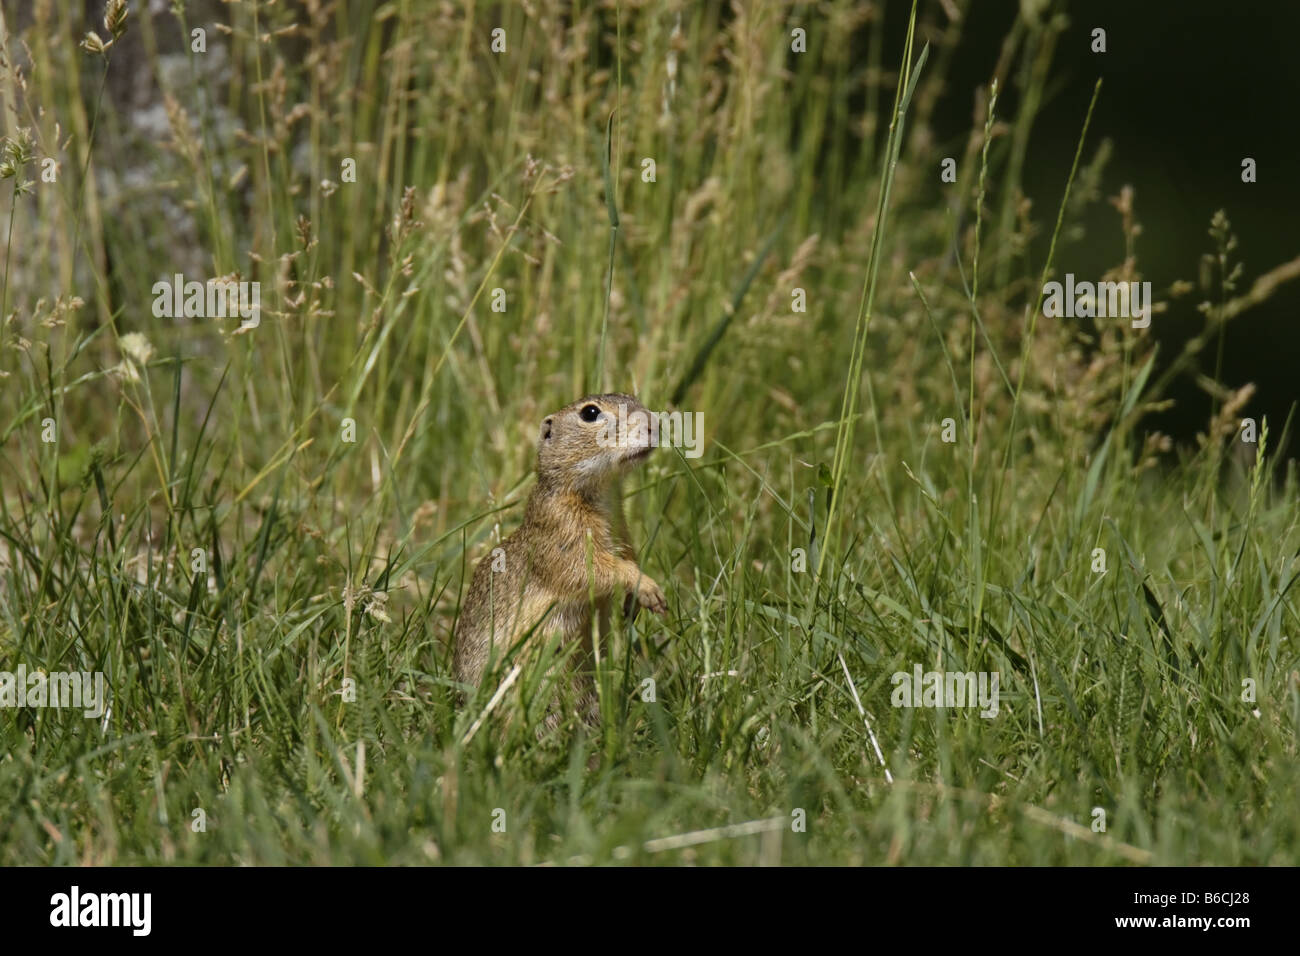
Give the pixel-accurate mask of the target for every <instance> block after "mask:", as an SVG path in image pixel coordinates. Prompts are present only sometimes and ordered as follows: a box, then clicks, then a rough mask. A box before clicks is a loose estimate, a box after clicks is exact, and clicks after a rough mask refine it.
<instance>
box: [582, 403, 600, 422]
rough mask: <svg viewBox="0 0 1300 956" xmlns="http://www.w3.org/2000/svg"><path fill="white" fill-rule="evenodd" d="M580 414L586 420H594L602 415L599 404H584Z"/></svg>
mask: <svg viewBox="0 0 1300 956" xmlns="http://www.w3.org/2000/svg"><path fill="white" fill-rule="evenodd" d="M578 415H579V416H580V417H581V418H582V420H583V421H584V422H594V421H595V420H596V419H597V418H599V417H600V407H599V406H597V405H584V406H583V408H582V411H580V412H578Z"/></svg>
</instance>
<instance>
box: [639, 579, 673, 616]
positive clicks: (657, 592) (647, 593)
mask: <svg viewBox="0 0 1300 956" xmlns="http://www.w3.org/2000/svg"><path fill="white" fill-rule="evenodd" d="M636 597H637V601H638V602H639V603H640V605H641V606H642V607H643V608H645V609H646V610H647V611H650V612H651V613H653V614H667V613H668V601H667V599H666V598H665V597H664V592H663V589H662V588H661V587H659V585H657V584H655V582H654V581H653V580H651V579H650V578H647V577H645V576H644V575H642V577H641V583H640V584H639V585H638V587H637V594H636Z"/></svg>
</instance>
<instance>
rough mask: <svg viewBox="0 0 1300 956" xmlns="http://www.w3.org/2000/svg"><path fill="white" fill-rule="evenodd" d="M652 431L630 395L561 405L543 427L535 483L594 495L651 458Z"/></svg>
mask: <svg viewBox="0 0 1300 956" xmlns="http://www.w3.org/2000/svg"><path fill="white" fill-rule="evenodd" d="M654 425H655V422H654V416H653V415H652V414H651V413H650V412H649V411H647V410H646V408H645V406H644V405H642V404H641V403H640V402H638V401H637V400H636V399H635V398H633V397H632V396H631V395H617V394H612V395H588V396H587V397H586V398H583V399H580V400H578V401H576V402H574V403H573V404H572V405H566V406H564V408H561V409H560V410H559V411H558V412H553V413H552V414H550V415H547V416H546V418H545V420H544V421H543V422H542V430H541V435H540V436H539V438H538V440H537V480H538V482H539V483H552V484H560V485H567V486H568V487H571V488H573V489H575V490H580V491H581V490H587V491H599V490H600V489H602V488H603V487H605V485H607V484H608V483H609V481H610V480H611V479H613V478H615V477H617V476H619V475H621V474H622V473H624V472H625V471H628V470H630V469H632V468H634V467H636V466H637V465H639V464H640V463H641V462H643V461H645V460H646V458H648V457H649V456H650V452H652V451H653V450H654V444H653V442H652V437H653V435H654V433H655V431H656V430H657V429H655V427H654Z"/></svg>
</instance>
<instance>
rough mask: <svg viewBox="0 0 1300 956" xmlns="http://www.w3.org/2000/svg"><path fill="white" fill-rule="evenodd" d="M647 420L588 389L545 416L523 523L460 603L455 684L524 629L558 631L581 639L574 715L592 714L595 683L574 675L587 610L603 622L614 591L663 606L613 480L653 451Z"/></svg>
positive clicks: (588, 632) (479, 672) (585, 650)
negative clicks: (629, 533)
mask: <svg viewBox="0 0 1300 956" xmlns="http://www.w3.org/2000/svg"><path fill="white" fill-rule="evenodd" d="M651 421H652V418H651V414H650V413H649V412H648V411H646V409H645V407H644V406H643V405H642V404H641V403H640V402H638V401H637V400H636V399H635V398H633V397H632V396H630V395H617V394H613V395H589V396H587V397H586V398H584V399H582V400H580V401H577V402H574V403H573V404H572V405H567V406H565V407H564V408H562V409H560V410H559V411H558V412H555V413H554V414H551V415H547V416H546V418H545V420H544V421H543V422H542V428H541V434H540V436H539V438H538V442H537V486H536V487H535V488H533V490H532V493H531V494H530V495H529V496H528V503H527V504H526V505H525V507H524V521H523V524H522V525H520V527H519V528H518V530H516V531H515V532H514V534H512V535H510V536H509V537H508V538H506V540H505V541H503V542H502V543H501V545H500V548H499V549H493V551H492V553H490V554H488V555H487V556H486V557H484V558H483V560H482V561H480V562H479V565H478V567H477V568H476V569H475V571H474V578H473V581H472V582H471V584H470V588H469V593H468V595H467V596H466V598H465V603H464V605H463V606H462V607H461V611H460V619H459V621H458V622H457V624H456V632H455V645H456V648H455V671H456V679H457V680H459V681H462V682H464V683H468V684H477V683H478V682H479V681H480V679H481V678H482V676H483V672H484V670H485V669H486V667H487V665H488V661H489V658H492V659H494V660H500V659H501V658H502V657H504V656H505V654H506V653H507V652H508V651H509V650H510V648H511V647H513V646H514V645H515V643H516V642H518V641H519V640H520V639H521V638H523V637H525V636H526V635H528V634H529V632H530V631H533V635H532V638H530V640H541V641H544V640H546V639H547V638H548V637H551V636H554V635H555V634H556V633H557V632H558V634H559V636H560V639H561V641H562V642H563V643H564V644H565V645H567V644H570V643H572V642H575V641H580V642H581V645H582V650H581V651H580V652H579V654H578V655H577V660H576V666H577V672H576V673H575V685H574V686H575V687H577V688H578V697H579V700H578V708H579V712H580V713H581V714H583V716H584V717H586V718H587V719H591V718H592V717H593V716H594V714H595V701H596V697H595V688H594V686H593V685H591V683H590V680H589V679H586V680H584V679H583V672H584V671H585V669H586V668H585V663H586V658H587V656H588V655H589V654H590V653H591V641H592V621H593V611H594V612H595V614H596V615H597V618H596V619H597V620H598V621H600V622H602V625H603V623H604V622H605V621H607V620H608V614H609V608H610V603H611V600H612V598H613V597H614V595H615V594H616V593H618V592H620V591H621V592H623V593H624V594H626V595H627V596H628V600H627V604H626V607H627V608H628V609H629V610H633V611H634V610H635V607H636V604H639V605H640V606H641V607H644V608H646V609H648V610H650V611H652V612H654V613H655V614H663V613H665V612H666V611H667V610H668V604H667V602H666V601H665V600H664V592H663V591H662V590H661V589H660V587H659V585H658V584H656V583H655V582H654V580H652V579H651V578H650V577H648V576H647V575H646V574H645V573H644V572H643V571H642V570H641V568H640V567H639V566H638V565H637V563H636V560H635V554H634V552H633V550H632V546H631V542H630V541H629V540H628V536H627V526H626V521H625V520H624V518H623V504H622V500H621V495H620V491H621V489H620V482H619V479H620V478H621V477H622V476H623V475H624V474H626V473H627V472H628V471H630V470H631V469H632V468H635V467H636V466H637V465H639V464H641V463H642V462H644V461H645V459H646V458H647V457H649V455H650V452H651V451H652V450H653V448H654V445H653V443H652V441H651V434H652V432H651V428H650V424H651ZM633 595H635V603H633V600H632V596H633ZM539 621H540V622H541V624H540V626H538V622H539ZM534 628H536V630H533V629H534ZM556 719H558V715H557V714H552V716H551V717H550V718H548V721H547V722H548V723H550V724H554V723H555V721H556Z"/></svg>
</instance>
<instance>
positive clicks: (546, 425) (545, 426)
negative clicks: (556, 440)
mask: <svg viewBox="0 0 1300 956" xmlns="http://www.w3.org/2000/svg"><path fill="white" fill-rule="evenodd" d="M550 437H551V420H550V419H549V418H548V419H546V420H545V421H544V422H542V441H546V439H548V438H550Z"/></svg>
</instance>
